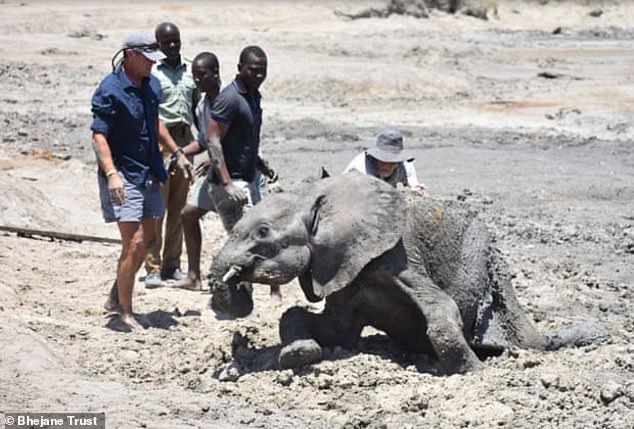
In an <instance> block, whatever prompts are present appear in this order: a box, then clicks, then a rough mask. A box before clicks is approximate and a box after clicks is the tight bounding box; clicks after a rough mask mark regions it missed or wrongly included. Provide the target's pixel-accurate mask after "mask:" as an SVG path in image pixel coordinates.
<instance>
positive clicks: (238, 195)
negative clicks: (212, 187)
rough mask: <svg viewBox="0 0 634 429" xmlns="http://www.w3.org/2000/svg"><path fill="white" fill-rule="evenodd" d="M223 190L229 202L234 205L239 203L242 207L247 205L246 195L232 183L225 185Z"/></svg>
mask: <svg viewBox="0 0 634 429" xmlns="http://www.w3.org/2000/svg"><path fill="white" fill-rule="evenodd" d="M224 189H225V192H226V193H227V197H228V198H229V201H231V202H234V203H240V204H242V205H245V204H246V203H247V201H248V199H247V195H246V194H245V193H244V191H243V190H242V189H240V188H239V187H237V186H236V185H234V184H233V182H232V183H227V184H226V185H224Z"/></svg>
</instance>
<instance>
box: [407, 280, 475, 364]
mask: <svg viewBox="0 0 634 429" xmlns="http://www.w3.org/2000/svg"><path fill="white" fill-rule="evenodd" d="M398 283H399V285H400V286H401V288H402V289H403V291H404V292H405V293H406V294H408V295H409V296H410V297H411V298H412V300H414V302H416V303H418V305H419V308H420V310H421V312H422V313H423V316H424V317H425V319H426V320H427V336H428V338H429V341H430V343H431V345H432V348H433V349H434V352H435V353H436V355H437V357H438V360H439V361H440V363H441V365H442V366H443V367H444V368H445V370H446V371H447V372H448V373H466V372H469V371H475V370H478V369H481V368H482V362H480V360H479V359H478V357H477V356H476V354H475V353H474V351H473V350H472V349H471V347H469V344H468V343H467V341H466V339H465V337H464V334H463V331H462V317H461V316H460V311H459V309H458V306H457V304H456V302H455V301H454V300H453V299H452V298H451V297H450V296H449V295H448V294H447V293H446V292H444V291H443V290H442V289H440V288H439V287H438V286H437V285H436V284H434V283H433V282H432V281H431V280H430V279H429V278H427V277H422V276H419V275H416V274H414V273H412V272H410V271H404V272H402V273H401V274H399V277H398Z"/></svg>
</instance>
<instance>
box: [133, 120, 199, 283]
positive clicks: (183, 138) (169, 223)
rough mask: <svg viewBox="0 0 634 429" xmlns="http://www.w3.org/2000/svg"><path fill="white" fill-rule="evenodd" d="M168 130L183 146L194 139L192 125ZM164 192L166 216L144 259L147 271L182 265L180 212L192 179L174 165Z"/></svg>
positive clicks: (165, 155)
mask: <svg viewBox="0 0 634 429" xmlns="http://www.w3.org/2000/svg"><path fill="white" fill-rule="evenodd" d="M168 130H169V132H170V135H171V136H172V138H173V139H174V141H175V142H176V144H177V145H178V146H180V147H183V146H186V145H188V144H189V143H191V141H192V140H193V136H192V133H191V129H190V127H189V126H186V125H182V126H176V127H172V128H168ZM163 157H164V159H166V160H168V159H170V157H171V154H170V153H165V152H163ZM190 161H192V160H191V159H190ZM162 191H163V200H164V202H165V215H164V216H163V217H162V218H160V219H159V221H158V225H157V228H156V235H155V239H154V241H153V245H152V247H151V248H150V249H149V251H148V254H147V256H146V258H145V270H146V271H147V272H148V273H152V272H163V273H166V272H167V273H169V272H170V271H173V270H174V269H175V268H180V266H181V261H180V259H181V254H182V253H183V223H182V221H181V211H182V210H183V207H185V202H186V201H187V192H188V191H189V182H188V180H187V178H186V177H185V175H184V174H183V172H182V171H181V170H180V169H179V168H178V167H176V166H173V167H172V168H170V171H168V172H167V181H165V183H163V186H162Z"/></svg>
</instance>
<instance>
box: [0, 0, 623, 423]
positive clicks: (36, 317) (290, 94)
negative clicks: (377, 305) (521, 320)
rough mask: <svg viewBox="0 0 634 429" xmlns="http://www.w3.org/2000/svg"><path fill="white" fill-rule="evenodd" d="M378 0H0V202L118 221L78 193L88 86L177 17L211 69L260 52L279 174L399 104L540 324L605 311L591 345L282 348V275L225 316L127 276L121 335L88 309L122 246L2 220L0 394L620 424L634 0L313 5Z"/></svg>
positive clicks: (359, 136) (228, 71)
mask: <svg viewBox="0 0 634 429" xmlns="http://www.w3.org/2000/svg"><path fill="white" fill-rule="evenodd" d="M381 3H382V2H362V1H356V2H355V1H324V2H308V1H306V2H300V1H263V2H250V1H214V2H205V1H178V2H176V1H174V2H122V1H109V2H98V1H83V2H79V1H77V2H70V1H66V2H44V1H41V2H33V1H28V0H23V1H12V0H3V1H1V2H0V23H1V24H2V28H3V31H2V34H0V57H1V58H3V59H2V61H1V62H0V82H2V84H1V85H2V86H1V88H2V91H1V99H2V100H1V103H0V118H1V120H2V131H1V143H0V145H1V147H2V153H1V155H0V189H1V191H0V224H2V225H14V226H20V227H27V228H41V229H47V230H56V231H63V232H72V233H81V234H90V235H98V236H104V237H116V236H117V235H116V231H115V227H113V226H108V225H104V224H103V223H102V221H101V218H100V212H99V208H98V199H97V188H96V180H95V163H94V160H93V155H92V151H91V148H90V134H89V124H90V114H89V101H90V96H91V94H92V91H93V90H94V88H95V85H96V84H97V83H98V82H99V80H100V79H101V78H102V77H103V76H104V75H105V74H106V73H107V72H108V71H109V67H110V64H109V60H110V57H111V56H112V54H113V53H114V52H115V51H116V50H117V49H118V46H119V43H120V41H121V40H122V39H123V37H124V36H125V35H126V34H127V33H128V32H129V31H131V30H136V29H147V30H151V29H152V28H153V27H154V26H155V25H156V24H157V23H158V22H160V21H163V20H171V21H174V22H175V23H177V24H178V25H179V26H180V27H181V33H182V37H183V42H184V43H183V51H184V53H185V54H186V55H187V56H189V57H193V56H194V55H195V54H196V53H197V52H199V51H202V50H213V51H214V52H216V53H217V54H218V55H219V57H220V60H221V63H222V77H223V81H224V82H225V83H227V82H229V81H230V80H231V79H232V77H233V74H234V72H235V64H236V62H237V61H236V60H237V56H238V53H239V51H240V49H241V48H242V47H244V46H246V45H247V44H259V45H261V46H262V47H264V49H265V50H266V51H267V53H268V54H269V64H270V67H269V78H268V80H267V82H265V84H264V85H263V87H262V91H263V93H264V96H265V98H264V100H263V103H264V111H265V113H264V114H265V124H264V137H263V150H264V153H265V155H266V156H267V157H268V158H269V159H270V161H271V164H272V165H273V166H274V167H276V168H277V169H278V170H279V172H280V177H281V179H280V181H281V186H292V185H293V184H294V183H296V182H298V181H300V180H302V179H304V178H305V177H306V176H308V175H311V174H314V173H316V172H317V171H318V169H319V167H320V166H321V165H324V166H326V167H327V168H328V169H330V170H331V171H332V172H335V173H337V172H339V171H341V170H342V169H343V168H344V166H345V165H346V163H347V162H348V161H349V160H350V159H351V158H352V157H353V156H354V154H356V153H357V152H358V151H360V150H362V148H364V147H367V146H369V145H371V144H372V140H373V136H374V135H375V134H376V132H377V131H378V129H379V128H381V127H382V126H384V125H391V126H395V127H398V128H400V129H402V130H403V131H404V132H405V133H406V138H407V139H406V144H407V146H408V148H410V149H411V151H412V152H413V153H414V155H415V156H416V158H417V168H418V173H419V177H421V178H422V180H423V181H424V182H425V183H426V184H427V185H428V187H429V189H430V190H431V192H432V193H433V194H434V195H436V196H439V197H444V198H449V199H455V198H459V199H464V200H466V201H467V202H470V203H472V204H473V205H474V206H475V207H477V208H478V209H479V210H480V211H481V213H482V216H483V217H484V218H485V219H486V221H487V223H488V224H489V225H490V227H491V229H492V231H493V232H494V233H495V235H496V237H497V243H498V246H499V247H500V249H501V250H502V252H503V253H504V254H505V255H506V256H507V259H508V261H509V263H510V265H511V267H512V269H513V273H514V285H515V287H516V289H517V291H518V295H519V298H520V301H521V302H522V304H523V305H524V306H525V308H526V309H527V311H528V312H529V314H530V316H531V317H532V318H533V320H534V321H535V323H536V324H537V325H538V326H539V328H540V329H542V330H544V331H546V330H549V329H553V328H555V327H559V326H562V325H565V324H568V323H572V322H575V321H581V320H590V319H592V320H600V321H602V322H603V323H604V324H605V325H606V326H607V327H608V328H609V330H610V332H611V335H612V340H611V342H610V343H608V344H604V345H600V346H589V347H582V348H576V349H566V350H561V351H557V352H550V353H542V352H535V351H526V350H510V351H508V352H506V353H504V354H503V355H502V356H500V357H497V358H494V359H489V360H487V361H486V363H485V366H486V369H484V370H483V371H481V372H479V373H475V374H469V375H455V376H450V377H447V376H444V375H442V373H441V372H440V371H439V370H438V367H437V365H436V364H435V362H433V361H432V360H431V359H429V358H427V357H426V356H421V355H411V354H408V353H406V352H404V351H403V350H401V349H399V348H398V346H396V345H395V344H394V343H392V342H391V341H390V340H389V339H387V338H386V337H385V336H384V335H382V334H381V333H380V332H375V331H371V330H368V331H367V332H365V336H364V338H363V340H362V342H361V344H360V345H359V348H358V350H352V351H348V350H339V349H337V350H329V351H328V357H329V358H330V359H328V360H326V361H324V362H322V363H319V364H316V365H312V366H310V367H307V368H303V369H302V370H300V371H295V372H293V371H279V370H278V369H277V368H276V360H275V359H276V353H277V351H278V349H279V343H278V341H279V340H278V336H277V321H278V319H279V316H280V315H281V314H282V312H283V311H284V310H285V309H286V308H288V307H289V306H291V305H297V304H299V305H306V306H308V305H309V304H308V303H307V302H306V301H305V300H304V298H303V296H302V295H301V293H300V290H299V288H298V286H297V285H296V284H295V283H291V284H289V285H288V286H287V287H286V288H285V289H284V300H283V302H282V304H281V305H277V306H276V305H273V304H272V303H271V302H270V301H269V299H268V296H267V289H268V288H259V289H256V306H255V310H254V312H253V314H252V315H251V316H249V317H248V318H246V319H243V320H239V321H233V320H218V319H217V318H216V317H215V315H214V313H213V312H212V311H211V310H209V309H208V308H207V300H208V298H209V296H208V295H206V294H204V293H202V294H201V293H192V292H186V291H176V290H167V289H158V290H157V289H154V290H146V289H144V287H143V283H142V282H138V283H137V286H136V290H135V303H136V309H137V310H138V311H139V312H141V313H144V314H146V315H147V316H148V318H149V319H150V321H151V323H152V327H151V328H149V329H147V330H145V331H143V332H137V333H132V334H121V333H116V332H113V331H110V330H109V329H107V328H106V327H105V325H106V323H107V321H108V319H107V315H106V313H105V312H104V311H103V310H102V304H103V302H104V300H105V294H106V292H107V290H108V287H109V285H110V283H111V282H112V279H113V272H114V265H115V261H116V258H117V256H118V247H117V246H116V245H109V244H99V243H92V242H83V243H75V242H68V241H51V240H47V239H42V238H38V237H35V238H33V239H28V238H22V237H17V236H16V235H15V234H10V233H2V234H1V235H0V343H1V344H2V347H1V348H0V412H12V411H33V412H105V413H106V421H107V427H109V428H137V427H147V428H185V427H205V428H235V427H265V428H364V427H366V428H407V427H410V428H414V427H416V428H420V427H432V428H441V427H442V428H458V427H478V428H489V427H495V426H498V427H512V428H516V427H520V428H533V427H540V428H541V427H561V428H572V427H579V428H582V427H583V428H586V427H599V428H630V427H632V421H634V411H633V408H634V380H633V373H634V353H633V352H634V345H633V344H632V340H633V339H634V316H633V314H634V313H633V311H632V310H633V308H632V307H633V306H632V298H633V296H632V288H633V285H634V284H633V282H632V274H633V269H632V266H633V259H634V183H633V177H634V154H633V152H634V149H633V147H632V144H633V143H632V139H633V136H634V121H633V119H632V118H634V73H633V70H634V43H633V42H634V27H632V22H634V5H633V4H632V3H630V2H625V1H623V2H620V4H619V3H617V2H615V1H609V0H605V1H597V2H590V1H587V2H583V1H579V2H572V1H570V2H563V1H562V2H557V1H550V2H541V3H547V4H543V5H542V4H539V3H540V2H524V1H520V0H517V1H506V2H499V5H498V6H499V7H498V16H499V17H498V18H497V19H492V20H489V21H481V20H477V19H474V18H470V17H466V16H462V15H457V16H450V15H446V14H443V13H439V12H434V13H432V16H431V18H430V19H420V20H418V19H414V18H410V17H403V16H392V17H390V18H388V19H367V20H356V21H349V20H345V19H342V18H340V17H338V16H336V15H335V14H334V13H333V11H334V10H335V9H338V10H340V11H343V12H347V13H353V12H357V11H359V10H360V9H362V8H364V7H367V6H370V5H375V6H380V5H381ZM597 9H601V10H602V11H603V13H602V14H601V15H600V16H599V17H593V16H590V12H592V11H594V10H597ZM558 28H559V31H557V32H555V29H558ZM554 33H557V34H554ZM544 76H550V77H552V78H547V77H544ZM204 235H205V244H204V260H205V261H206V262H205V265H206V264H207V263H208V262H209V261H210V260H211V258H212V255H213V253H214V252H215V251H217V250H218V249H219V247H220V246H221V245H222V242H223V240H224V233H223V232H222V230H221V228H220V224H219V222H218V221H217V219H216V218H214V217H213V216H210V217H209V218H208V219H206V220H205V224H204ZM183 262H184V256H183ZM140 274H142V273H140Z"/></svg>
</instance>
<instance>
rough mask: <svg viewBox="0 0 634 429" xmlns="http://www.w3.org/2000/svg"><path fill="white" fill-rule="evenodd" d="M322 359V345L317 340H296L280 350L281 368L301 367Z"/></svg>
mask: <svg viewBox="0 0 634 429" xmlns="http://www.w3.org/2000/svg"><path fill="white" fill-rule="evenodd" d="M320 360H321V346H320V345H319V344H317V341H315V340H295V341H293V342H292V343H290V344H288V345H286V346H284V347H282V350H280V357H279V363H280V368H282V369H287V368H299V367H300V366H304V365H308V364H311V363H313V362H317V361H320Z"/></svg>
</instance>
